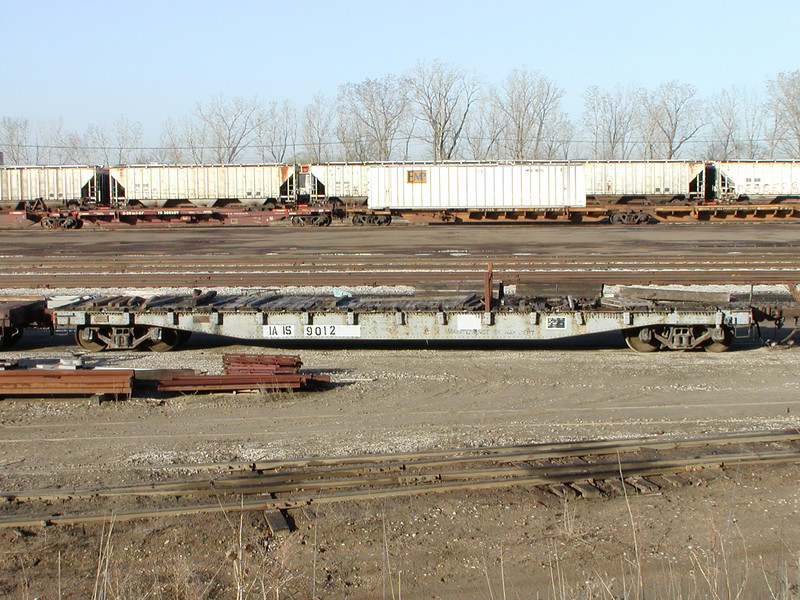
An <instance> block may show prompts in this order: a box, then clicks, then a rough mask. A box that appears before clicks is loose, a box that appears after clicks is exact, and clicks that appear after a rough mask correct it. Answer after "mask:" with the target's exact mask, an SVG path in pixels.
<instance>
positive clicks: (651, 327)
mask: <svg viewBox="0 0 800 600" xmlns="http://www.w3.org/2000/svg"><path fill="white" fill-rule="evenodd" d="M497 304H498V305H497V306H491V308H490V309H489V310H486V309H485V302H484V300H483V299H482V298H479V297H478V296H476V295H471V296H469V297H466V298H462V299H443V300H418V299H413V298H351V297H345V298H335V297H331V296H280V295H275V296H221V295H217V294H215V293H214V292H207V293H205V294H200V295H195V296H188V297H186V296H154V297H151V298H141V297H137V296H117V297H89V298H81V299H72V300H71V301H67V300H65V299H53V300H51V302H50V309H49V310H50V312H51V315H52V320H53V326H54V327H55V328H56V329H57V330H69V331H74V332H75V339H76V342H77V343H78V345H80V346H81V347H83V348H84V349H87V350H91V351H100V350H106V349H132V348H140V349H148V350H155V351H165V350H172V349H174V348H177V347H178V346H180V345H181V344H182V343H183V342H184V341H186V340H187V339H188V337H189V336H190V335H191V333H205V334H213V335H222V336H228V337H232V338H240V339H250V340H265V341H274V342H275V343H276V344H280V343H282V342H298V341H300V342H303V343H304V344H308V345H313V344H314V343H315V342H319V341H321V340H327V341H345V340H349V341H358V342H364V343H368V342H375V341H391V340H394V341H400V342H414V341H433V342H451V341H465V342H490V341H508V342H510V341H529V340H556V339H561V338H566V337H573V336H581V335H588V334H597V333H603V332H611V331H620V332H621V333H622V334H623V336H624V337H625V339H626V341H627V343H628V346H629V347H631V348H632V349H634V350H636V351H639V352H650V351H655V350H659V349H673V350H688V349H693V348H705V349H707V350H710V351H723V350H726V349H728V347H730V345H731V344H732V342H733V340H734V337H735V334H736V332H737V331H738V332H742V331H743V332H747V331H749V328H750V326H751V325H752V311H751V309H750V308H749V307H748V306H746V305H735V304H731V305H726V306H710V305H702V304H686V303H683V304H679V303H671V304H670V303H660V302H654V301H637V302H630V301H627V303H626V305H624V306H619V305H617V306H609V305H607V304H604V303H603V301H602V299H593V300H590V301H575V300H573V299H572V298H564V299H557V300H544V299H522V298H507V299H504V300H503V301H502V302H498V303H497Z"/></svg>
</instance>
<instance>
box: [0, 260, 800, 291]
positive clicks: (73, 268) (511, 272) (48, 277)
mask: <svg viewBox="0 0 800 600" xmlns="http://www.w3.org/2000/svg"><path fill="white" fill-rule="evenodd" d="M484 258H485V257H483V256H481V257H480V258H479V257H476V256H474V255H468V256H463V257H425V256H409V257H406V258H403V257H386V256H379V255H376V256H371V257H365V256H363V255H361V254H340V255H337V256H336V257H328V258H320V259H318V260H313V261H312V260H309V261H298V260H297V259H295V258H292V257H286V258H278V259H274V258H273V259H268V260H264V259H262V260H258V261H255V260H245V259H242V258H238V259H235V258H231V257H220V258H216V259H210V258H207V257H206V258H201V257H192V256H186V257H182V258H180V259H177V258H170V259H165V258H160V257H149V258H142V257H139V258H129V259H128V260H126V261H124V262H120V261H119V260H117V259H107V258H104V257H95V258H94V259H93V260H92V261H91V264H88V265H87V264H86V262H85V259H84V260H83V261H82V260H79V259H78V258H77V257H75V258H73V259H68V258H64V257H59V258H58V259H46V260H36V261H30V260H18V259H17V260H15V259H13V258H7V259H5V260H4V261H3V265H2V266H0V287H3V288H36V287H43V288H71V287H76V288H81V287H92V286H99V285H102V286H103V287H141V286H147V287H184V286H188V287H214V286H255V287H275V286H288V285H312V286H321V285H338V286H348V285H349V286H361V285H413V286H417V287H420V288H423V289H425V288H429V287H431V286H436V285H439V286H440V287H442V288H443V289H451V288H453V289H458V288H459V287H461V288H463V287H464V284H465V283H474V284H475V285H478V286H479V285H480V282H481V281H482V280H483V274H484V273H485V271H486V264H487V262H492V263H493V265H494V272H495V276H496V279H497V280H501V281H504V282H506V283H516V284H521V285H535V284H548V283H554V282H563V283H570V282H585V283H588V284H599V283H620V284H642V283H663V284H667V283H749V282H759V283H782V282H787V281H798V280H800V259H798V258H797V256H796V255H795V256H793V257H775V256H774V255H771V254H758V253H756V254H754V255H749V256H747V257H735V258H731V257H726V256H723V255H719V254H713V253H706V254H703V255H699V256H693V257H665V258H661V259H653V258H648V257H640V258H636V257H634V258H631V257H620V258H614V257H603V258H591V259H579V258H575V259H572V258H571V259H560V258H556V257H553V258H544V259H542V258H529V257H515V256H509V255H504V254H499V253H498V254H496V255H494V256H493V257H492V259H491V260H488V261H486V262H483V261H482V260H481V259H484Z"/></svg>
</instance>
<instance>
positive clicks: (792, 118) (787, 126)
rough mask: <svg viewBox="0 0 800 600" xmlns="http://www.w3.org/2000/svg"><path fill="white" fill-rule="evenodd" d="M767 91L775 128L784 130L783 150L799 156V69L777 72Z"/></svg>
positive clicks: (793, 155) (790, 154)
mask: <svg viewBox="0 0 800 600" xmlns="http://www.w3.org/2000/svg"><path fill="white" fill-rule="evenodd" d="M767 93H768V94H769V98H770V107H771V109H772V111H773V113H774V117H775V125H776V129H779V130H780V129H782V130H784V131H785V132H786V136H785V138H784V139H783V140H782V142H783V144H782V145H783V147H784V151H785V152H786V154H788V155H789V156H792V157H797V156H800V71H792V72H791V73H779V74H778V77H777V78H775V79H774V80H772V81H769V82H768V84H767Z"/></svg>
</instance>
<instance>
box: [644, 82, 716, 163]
mask: <svg viewBox="0 0 800 600" xmlns="http://www.w3.org/2000/svg"><path fill="white" fill-rule="evenodd" d="M696 95H697V90H696V89H695V88H694V86H692V85H689V84H682V83H679V82H677V81H669V82H667V83H663V84H661V85H660V86H658V87H657V88H656V89H655V90H654V91H652V92H648V93H645V94H644V96H643V108H644V111H643V116H642V118H643V120H642V124H641V132H642V134H643V139H644V141H645V153H644V154H645V156H644V157H645V158H648V159H649V158H667V159H671V158H677V157H678V154H679V153H680V150H681V147H682V146H683V145H684V144H686V142H688V141H689V140H691V139H692V138H693V137H694V136H695V135H697V132H698V131H700V129H701V128H702V127H703V125H704V123H703V121H702V109H701V106H700V101H699V100H697V99H696Z"/></svg>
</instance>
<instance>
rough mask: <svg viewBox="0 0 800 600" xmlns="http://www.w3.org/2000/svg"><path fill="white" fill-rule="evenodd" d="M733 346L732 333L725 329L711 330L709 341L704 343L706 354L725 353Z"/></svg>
mask: <svg viewBox="0 0 800 600" xmlns="http://www.w3.org/2000/svg"><path fill="white" fill-rule="evenodd" d="M731 344H733V332H732V331H731V330H730V329H729V328H727V327H722V328H720V329H716V328H715V329H713V330H711V339H710V340H709V341H708V342H706V344H705V346H704V348H705V350H706V352H726V351H727V350H729V349H730V347H731Z"/></svg>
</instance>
